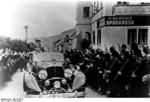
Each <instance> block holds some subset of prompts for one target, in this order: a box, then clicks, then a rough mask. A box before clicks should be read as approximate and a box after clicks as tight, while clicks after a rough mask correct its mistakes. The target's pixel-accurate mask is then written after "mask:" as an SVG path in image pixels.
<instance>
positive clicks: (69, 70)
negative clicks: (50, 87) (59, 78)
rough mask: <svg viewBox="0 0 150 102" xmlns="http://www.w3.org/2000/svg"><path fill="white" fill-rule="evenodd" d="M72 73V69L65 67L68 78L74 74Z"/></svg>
mask: <svg viewBox="0 0 150 102" xmlns="http://www.w3.org/2000/svg"><path fill="white" fill-rule="evenodd" d="M72 74H73V73H72V70H71V69H65V73H64V75H65V77H66V78H70V77H71V76H72Z"/></svg>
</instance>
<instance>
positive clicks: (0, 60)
mask: <svg viewBox="0 0 150 102" xmlns="http://www.w3.org/2000/svg"><path fill="white" fill-rule="evenodd" d="M29 60H30V53H29V52H20V51H13V50H11V49H8V48H2V49H1V50H0V75H1V76H0V85H1V88H2V87H4V85H5V83H6V82H8V81H10V80H11V76H12V75H13V74H14V73H15V72H16V71H18V70H20V71H23V70H24V69H25V67H26V64H27V63H28V61H29Z"/></svg>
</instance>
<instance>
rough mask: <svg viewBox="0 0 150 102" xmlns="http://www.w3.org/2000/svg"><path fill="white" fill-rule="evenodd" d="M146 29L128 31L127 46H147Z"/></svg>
mask: <svg viewBox="0 0 150 102" xmlns="http://www.w3.org/2000/svg"><path fill="white" fill-rule="evenodd" d="M147 38H148V29H128V39H127V40H128V41H127V43H128V44H132V43H137V44H139V45H141V44H144V45H147Z"/></svg>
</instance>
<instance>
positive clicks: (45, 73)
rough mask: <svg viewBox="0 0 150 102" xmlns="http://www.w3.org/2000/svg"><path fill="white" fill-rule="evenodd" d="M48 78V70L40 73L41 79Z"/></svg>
mask: <svg viewBox="0 0 150 102" xmlns="http://www.w3.org/2000/svg"><path fill="white" fill-rule="evenodd" d="M47 76H48V74H47V72H46V70H41V71H39V78H40V79H46V78H47Z"/></svg>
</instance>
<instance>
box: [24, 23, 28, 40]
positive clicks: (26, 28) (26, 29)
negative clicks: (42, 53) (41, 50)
mask: <svg viewBox="0 0 150 102" xmlns="http://www.w3.org/2000/svg"><path fill="white" fill-rule="evenodd" d="M24 29H25V42H27V40H28V29H29V26H28V25H25V26H24Z"/></svg>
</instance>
